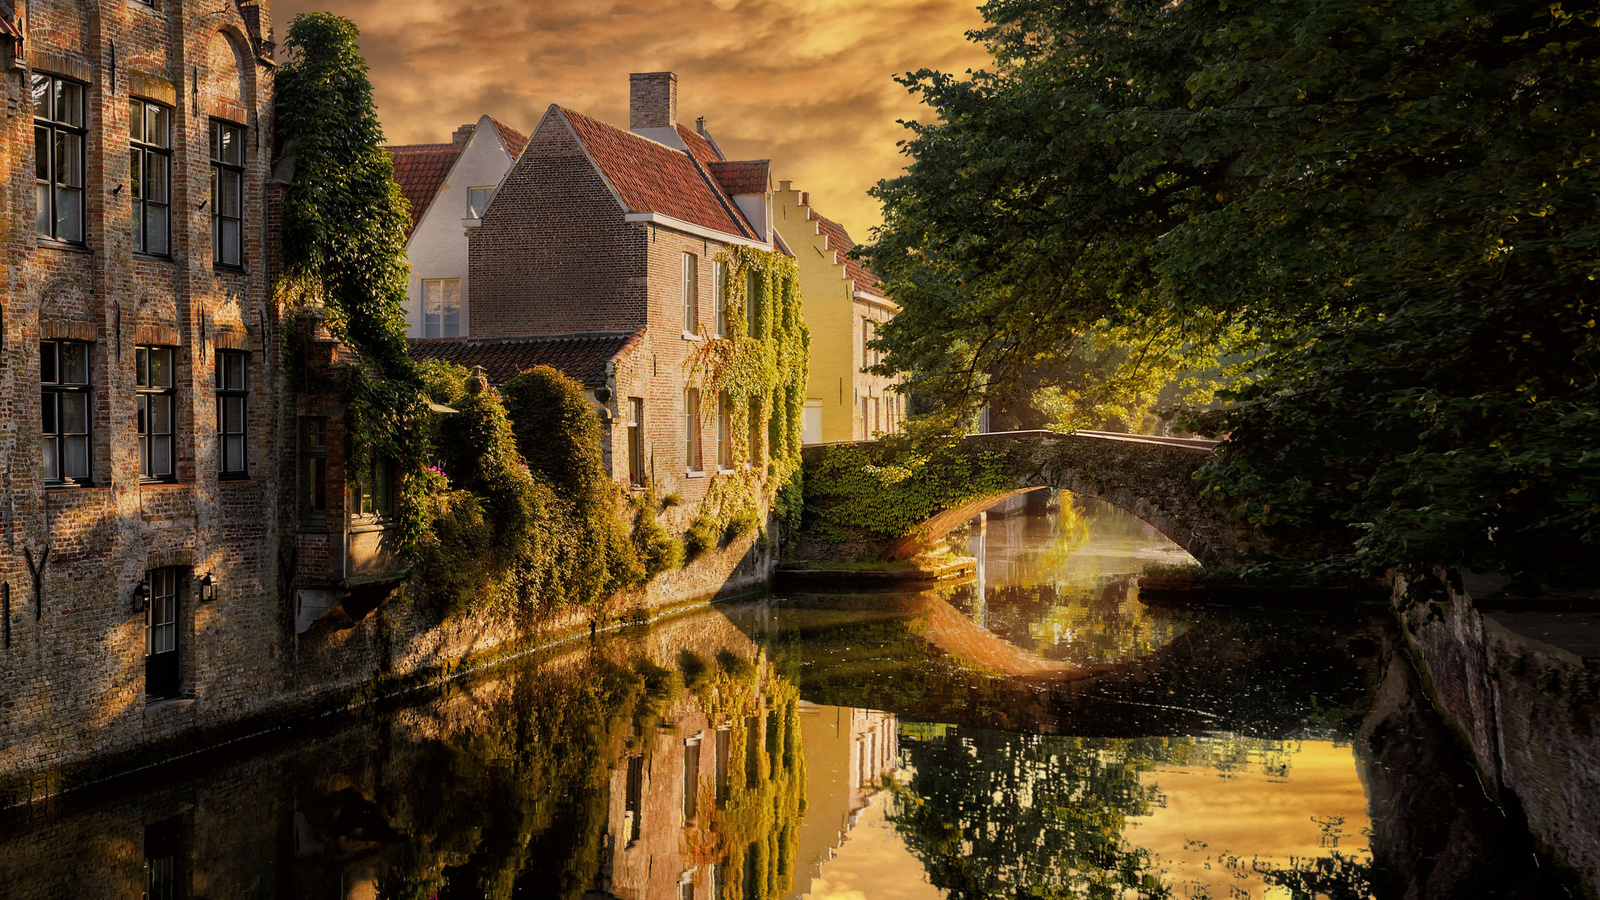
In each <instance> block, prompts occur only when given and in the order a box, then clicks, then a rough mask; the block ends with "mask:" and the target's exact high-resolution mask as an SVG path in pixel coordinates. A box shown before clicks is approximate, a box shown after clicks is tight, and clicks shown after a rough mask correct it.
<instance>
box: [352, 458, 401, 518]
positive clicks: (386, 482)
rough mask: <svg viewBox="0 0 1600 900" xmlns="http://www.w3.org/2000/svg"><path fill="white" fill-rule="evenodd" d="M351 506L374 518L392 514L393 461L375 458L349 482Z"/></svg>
mask: <svg viewBox="0 0 1600 900" xmlns="http://www.w3.org/2000/svg"><path fill="white" fill-rule="evenodd" d="M350 500H351V504H350V506H351V508H352V509H354V510H355V512H356V514H357V515H362V516H369V517H372V518H376V519H388V518H391V517H393V516H394V462H393V461H392V460H387V459H375V460H373V461H372V462H370V463H369V464H367V466H366V467H365V468H363V469H362V470H361V472H360V474H358V475H357V476H356V478H355V479H353V480H352V481H351V483H350Z"/></svg>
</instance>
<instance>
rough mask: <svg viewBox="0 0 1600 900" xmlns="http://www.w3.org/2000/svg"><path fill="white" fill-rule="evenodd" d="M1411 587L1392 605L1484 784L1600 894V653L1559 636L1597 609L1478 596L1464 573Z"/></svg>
mask: <svg viewBox="0 0 1600 900" xmlns="http://www.w3.org/2000/svg"><path fill="white" fill-rule="evenodd" d="M1407 587H1408V585H1407V584H1406V583H1405V582H1400V583H1399V584H1398V585H1397V588H1396V604H1397V607H1398V608H1399V610H1400V618H1401V624H1402V626H1403V627H1404V629H1405V632H1406V636H1407V639H1408V641H1409V643H1410V646H1411V649H1412V653H1413V656H1414V657H1415V658H1416V659H1417V661H1418V664H1419V668H1420V669H1421V671H1422V673H1423V677H1424V680H1425V682H1426V688H1427V690H1428V693H1429V695H1430V697H1431V698H1432V699H1433V702H1434V705H1435V706H1437V707H1438V708H1439V710H1440V711H1441V712H1442V713H1443V714H1444V716H1445V718H1446V720H1447V721H1448V722H1449V723H1450V725H1451V727H1452V728H1453V729H1454V730H1455V731H1456V732H1457V734H1458V735H1459V736H1460V737H1461V738H1462V739H1463V741H1464V742H1465V743H1466V744H1467V746H1468V747H1469V748H1470V749H1471V751H1472V756H1473V758H1474V760H1475V761H1476V764H1477V767H1478V770H1479V772H1480V774H1481V776H1482V780H1483V782H1484V785H1485V787H1486V788H1487V789H1488V790H1489V791H1491V792H1492V793H1494V794H1496V795H1498V799H1499V800H1500V802H1501V804H1502V805H1503V806H1506V807H1509V808H1511V809H1514V810H1516V809H1520V811H1521V812H1522V814H1523V815H1525V816H1526V818H1527V822H1528V827H1529V829H1530V830H1531V831H1532V833H1533V835H1534V837H1535V839H1536V840H1537V841H1539V842H1540V844H1541V845H1542V848H1543V849H1545V850H1546V851H1547V852H1548V853H1549V855H1550V856H1551V857H1553V858H1554V859H1556V860H1557V861H1558V862H1559V863H1561V864H1562V865H1564V866H1566V867H1568V868H1570V869H1571V870H1573V871H1574V872H1576V873H1577V874H1578V876H1579V877H1580V878H1581V879H1582V881H1583V882H1584V883H1585V884H1586V886H1587V891H1588V893H1589V895H1590V896H1594V897H1600V804H1596V802H1595V798H1596V797H1600V654H1597V653H1594V652H1593V647H1592V646H1590V647H1588V648H1587V649H1585V647H1584V646H1583V645H1581V644H1580V645H1575V646H1573V647H1563V646H1560V645H1559V644H1561V643H1564V642H1566V640H1567V639H1568V638H1570V637H1571V636H1572V635H1573V629H1574V628H1577V629H1580V630H1581V629H1582V628H1585V627H1586V628H1589V629H1591V630H1592V629H1593V628H1595V627H1596V626H1595V622H1596V621H1597V620H1600V616H1597V615H1595V614H1593V613H1584V612H1582V611H1577V612H1574V611H1572V610H1571V609H1570V603H1565V602H1563V603H1561V604H1559V606H1561V607H1566V609H1565V610H1564V611H1560V610H1558V611H1556V612H1550V611H1549V610H1550V609H1551V607H1550V604H1549V603H1548V601H1547V602H1546V603H1544V604H1536V605H1540V606H1544V608H1545V610H1546V611H1545V612H1542V613H1541V612H1530V611H1528V610H1527V609H1526V607H1527V606H1528V604H1527V603H1525V602H1523V603H1517V604H1515V606H1513V605H1512V604H1510V602H1508V601H1501V602H1493V603H1487V604H1486V603H1484V602H1482V601H1478V602H1475V601H1474V599H1473V598H1472V597H1471V596H1469V595H1468V593H1467V592H1466V591H1465V590H1463V589H1462V585H1461V584H1460V583H1459V582H1456V583H1452V584H1446V585H1441V584H1439V583H1438V582H1433V583H1432V587H1433V590H1432V591H1431V593H1430V591H1428V590H1427V589H1426V587H1427V586H1425V585H1413V586H1412V587H1413V588H1414V590H1413V591H1412V594H1413V596H1412V597H1411V598H1410V599H1407V595H1406V589H1407ZM1497 607H1498V608H1497ZM1516 607H1522V608H1520V609H1518V608H1516ZM1486 610H1487V611H1486ZM1541 621H1542V622H1544V623H1545V624H1543V625H1541V624H1538V623H1540V622H1541ZM1530 626H1531V627H1530ZM1543 629H1548V630H1549V632H1550V634H1548V635H1541V634H1539V632H1540V631H1541V630H1543ZM1541 638H1545V639H1541ZM1594 641H1595V638H1594V637H1590V638H1589V639H1588V643H1589V644H1590V645H1592V644H1593V643H1594Z"/></svg>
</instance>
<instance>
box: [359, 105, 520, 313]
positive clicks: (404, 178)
mask: <svg viewBox="0 0 1600 900" xmlns="http://www.w3.org/2000/svg"><path fill="white" fill-rule="evenodd" d="M527 143H528V139H527V137H526V136H524V135H522V134H521V133H519V132H517V131H516V130H514V129H512V128H509V127H507V126H506V125H504V124H503V123H501V122H498V121H496V120H495V119H493V118H491V117H489V116H483V117H481V118H480V119H478V121H477V122H476V123H472V124H468V125H463V126H461V127H460V128H458V129H456V132H455V134H454V135H452V136H451V139H450V143H448V144H405V145H402V146H396V147H390V148H389V153H390V155H391V156H393V157H394V180H395V181H396V182H398V183H399V185H400V192H401V193H402V194H403V195H405V198H406V200H407V201H409V202H410V204H411V230H410V231H409V232H408V233H407V234H406V258H407V260H408V261H409V262H410V263H411V287H410V290H409V292H408V293H407V295H406V297H407V302H406V336H407V337H412V338H440V337H445V338H451V337H466V336H467V323H468V321H469V316H470V314H471V310H472V299H471V296H470V294H471V279H470V278H469V277H468V273H467V231H468V230H469V229H472V228H476V227H477V226H478V225H479V224H480V223H481V222H482V221H483V213H484V210H486V209H488V207H489V201H490V200H492V199H493V198H494V194H495V191H497V190H499V188H500V182H501V180H502V179H504V178H505V176H506V173H507V172H509V171H510V170H511V164H512V163H513V162H515V161H516V159H517V155H518V154H520V153H521V152H522V148H523V147H525V146H527Z"/></svg>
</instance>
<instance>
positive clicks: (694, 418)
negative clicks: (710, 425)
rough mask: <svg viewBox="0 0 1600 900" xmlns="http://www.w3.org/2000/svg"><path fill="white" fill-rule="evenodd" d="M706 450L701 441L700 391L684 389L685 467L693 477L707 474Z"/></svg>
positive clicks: (697, 389)
mask: <svg viewBox="0 0 1600 900" xmlns="http://www.w3.org/2000/svg"><path fill="white" fill-rule="evenodd" d="M705 462H706V461H705V448H704V447H702V446H701V441H700V389H699V388H692V387H691V388H684V389H683V465H684V468H685V469H687V470H688V471H689V473H690V474H693V475H701V474H704V473H705Z"/></svg>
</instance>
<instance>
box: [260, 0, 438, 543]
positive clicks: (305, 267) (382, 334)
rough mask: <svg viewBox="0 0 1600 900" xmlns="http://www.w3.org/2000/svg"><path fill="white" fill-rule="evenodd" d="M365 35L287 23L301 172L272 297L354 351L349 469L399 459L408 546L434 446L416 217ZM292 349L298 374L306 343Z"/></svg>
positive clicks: (292, 131)
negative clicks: (412, 301) (409, 343)
mask: <svg viewBox="0 0 1600 900" xmlns="http://www.w3.org/2000/svg"><path fill="white" fill-rule="evenodd" d="M359 35H360V31H359V30H358V29H357V28H356V26H355V24H354V23H352V22H351V21H350V20H348V19H344V18H341V17H339V16H335V15H332V14H329V13H307V14H302V15H299V16H296V17H295V19H294V21H293V22H291V23H290V25H289V32H288V36H287V38H286V40H285V42H284V45H285V49H286V51H287V56H288V61H287V62H286V63H285V64H284V65H283V67H282V68H281V69H279V70H278V75H277V79H276V96H277V111H276V115H277V134H278V138H279V140H280V142H281V143H280V148H279V154H280V156H281V157H287V158H293V160H294V180H293V182H292V183H291V184H290V185H289V189H288V191H287V193H286V194H285V196H284V200H283V227H282V238H283V260H284V275H283V277H282V278H281V279H280V280H279V282H278V284H277V285H276V286H275V291H274V293H275V296H276V299H277V301H278V304H279V306H280V308H281V309H285V310H287V311H295V310H306V311H311V312H314V313H315V314H317V315H319V316H320V317H321V318H323V319H324V320H325V321H326V323H327V325H328V328H329V329H330V330H331V331H332V332H333V334H334V335H335V336H336V337H338V338H339V339H340V340H341V341H343V342H344V343H345V345H346V346H347V347H348V348H350V350H352V351H353V352H354V355H355V357H356V359H355V360H354V361H351V362H347V363H343V364H341V365H340V366H339V367H338V371H337V372H336V373H335V377H334V383H335V386H336V387H337V388H338V390H339V393H340V395H341V396H342V397H343V399H344V401H345V404H346V415H345V426H346V429H347V435H348V447H347V448H346V449H347V455H346V459H347V462H348V466H349V467H350V470H351V471H360V470H361V469H362V468H363V467H364V466H365V465H366V463H368V462H370V461H371V460H373V459H392V460H395V461H396V463H397V466H398V471H397V473H396V477H397V481H398V484H397V485H396V487H397V495H398V498H397V499H398V501H399V502H398V504H397V506H398V509H397V514H398V516H399V518H400V521H401V523H402V525H403V526H404V528H403V530H404V534H405V537H406V539H407V543H408V544H412V543H414V542H415V541H416V540H417V539H419V538H420V537H421V536H422V529H423V527H424V518H425V517H424V512H423V495H424V491H425V486H424V480H423V478H422V469H423V462H424V460H425V459H426V457H427V454H426V447H425V446H424V445H423V444H422V443H421V442H420V441H419V438H420V436H421V434H422V430H423V428H424V427H425V419H426V416H427V409H426V406H425V404H424V403H423V398H422V394H421V391H420V380H419V378H418V375H417V372H416V369H415V367H414V366H413V365H412V363H411V360H410V359H409V357H407V355H406V336H405V328H406V325H405V313H404V304H405V299H406V291H407V288H408V285H409V283H410V275H409V268H408V266H407V263H406V249H405V230H406V225H407V224H408V223H409V222H410V213H409V212H408V211H407V207H406V201H405V199H404V198H403V197H402V196H401V195H400V188H399V187H398V186H397V185H396V184H395V181H394V162H393V160H392V159H391V158H390V156H389V154H388V152H387V151H385V150H384V148H383V144H384V141H383V128H382V126H381V125H379V124H378V113H377V107H376V106H375V105H374V103H373V100H372V82H371V81H369V80H368V78H367V64H366V61H365V60H364V59H363V58H362V56H361V52H360V49H359V48H358V47H357V45H356V38H357V37H358V36H359ZM287 355H288V356H289V362H290V370H291V371H299V368H300V367H299V366H298V365H297V364H298V363H299V362H300V361H301V359H302V358H303V357H302V355H301V354H300V352H299V350H298V348H294V347H290V348H289V350H288V354H287ZM299 386H304V381H303V373H302V374H301V382H300V385H299Z"/></svg>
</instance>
